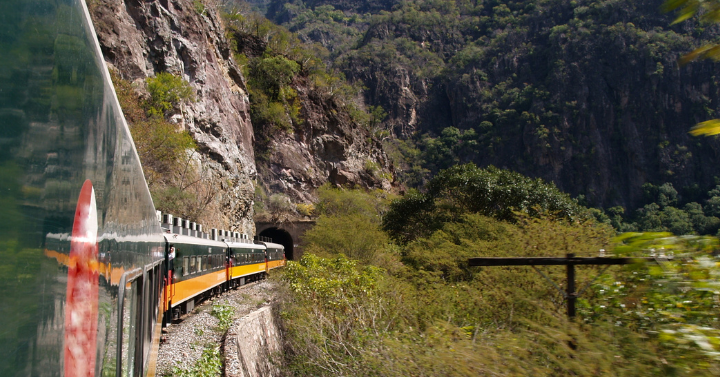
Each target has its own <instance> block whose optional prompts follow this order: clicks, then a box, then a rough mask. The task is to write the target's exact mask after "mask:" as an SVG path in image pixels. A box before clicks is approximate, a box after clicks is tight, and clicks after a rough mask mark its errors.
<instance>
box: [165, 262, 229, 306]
mask: <svg viewBox="0 0 720 377" xmlns="http://www.w3.org/2000/svg"><path fill="white" fill-rule="evenodd" d="M225 279H226V278H225V269H222V270H218V271H215V272H211V273H209V274H205V275H200V276H197V277H194V278H191V279H189V280H183V281H181V282H178V283H174V284H173V287H172V288H171V289H170V292H173V295H172V296H171V297H169V301H172V305H173V306H175V305H177V304H178V303H181V302H183V301H185V300H187V299H189V298H191V297H194V296H197V295H198V294H200V293H202V292H205V291H206V290H208V289H210V288H213V287H216V286H218V285H220V284H222V283H224V282H225V281H226V280H225Z"/></svg>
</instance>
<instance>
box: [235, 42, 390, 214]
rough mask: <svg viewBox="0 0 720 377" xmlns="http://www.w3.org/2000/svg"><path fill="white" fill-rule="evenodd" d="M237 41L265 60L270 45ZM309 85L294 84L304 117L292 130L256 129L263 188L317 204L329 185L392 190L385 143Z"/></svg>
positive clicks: (299, 79) (300, 80)
mask: <svg viewBox="0 0 720 377" xmlns="http://www.w3.org/2000/svg"><path fill="white" fill-rule="evenodd" d="M233 37H234V38H235V41H236V43H237V48H238V51H239V52H240V53H242V54H244V55H245V56H247V57H249V58H258V57H261V56H265V55H263V54H265V53H266V43H265V42H264V41H262V40H260V39H258V38H257V37H256V36H254V35H251V34H246V33H241V32H237V33H235V34H234V36H233ZM310 81H311V80H310V79H309V78H308V75H307V73H303V72H301V73H300V74H298V75H297V76H295V78H294V79H293V82H292V83H291V86H292V89H293V90H294V91H295V92H297V100H298V103H299V104H300V112H299V116H298V117H297V119H293V121H292V125H291V126H290V127H289V128H286V129H283V128H279V127H277V126H274V125H267V124H260V123H256V124H254V127H255V129H256V135H258V144H257V145H256V146H255V151H256V155H257V156H258V158H257V166H258V179H259V180H260V181H261V182H262V184H263V186H264V187H265V188H267V189H268V190H269V191H270V192H271V193H281V194H284V195H287V196H288V197H289V198H290V199H291V200H292V201H293V202H295V203H312V202H316V201H317V188H318V187H320V186H322V185H323V184H325V183H326V182H330V183H331V184H334V185H336V186H344V187H356V188H380V189H383V190H392V189H393V187H394V186H393V185H394V184H395V177H394V172H393V166H392V164H391V162H390V160H389V158H388V156H387V155H386V154H385V152H384V150H383V147H382V144H381V142H380V141H379V140H378V139H377V138H376V137H375V136H374V135H372V133H371V131H370V129H369V128H368V127H366V126H363V125H360V124H358V122H356V121H355V120H354V119H353V117H352V116H351V114H350V107H349V106H346V104H344V103H342V102H341V101H342V100H341V99H339V98H338V97H336V96H333V95H332V94H331V93H329V92H328V91H327V90H321V89H319V88H317V87H316V86H314V85H313V84H312V83H311V82H310ZM360 107H361V106H357V107H356V109H358V111H359V110H360ZM268 130H270V131H268ZM268 132H270V133H271V134H272V135H269V136H267V135H266V133H268Z"/></svg>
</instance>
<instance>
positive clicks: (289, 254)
mask: <svg viewBox="0 0 720 377" xmlns="http://www.w3.org/2000/svg"><path fill="white" fill-rule="evenodd" d="M259 235H260V236H263V237H270V238H271V239H272V240H273V242H275V243H279V244H281V245H283V246H284V247H285V259H287V260H293V259H294V258H293V251H294V247H293V246H294V245H293V238H292V236H291V235H290V233H288V231H286V230H285V229H281V228H277V227H272V228H267V229H265V230H263V231H262V232H260V234H259Z"/></svg>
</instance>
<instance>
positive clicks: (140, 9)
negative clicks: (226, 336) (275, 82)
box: [90, 0, 256, 234]
mask: <svg viewBox="0 0 720 377" xmlns="http://www.w3.org/2000/svg"><path fill="white" fill-rule="evenodd" d="M90 13H91V15H92V18H93V22H94V23H95V30H96V32H97V35H98V39H99V41H100V45H101V48H102V51H103V54H104V56H105V59H106V61H107V63H108V64H109V65H111V66H113V67H115V68H116V69H117V70H118V71H119V72H120V73H121V75H122V76H123V78H125V79H127V80H130V81H142V80H144V79H145V78H146V77H150V76H154V75H155V74H157V73H159V72H169V73H172V74H175V75H180V76H182V77H183V78H184V79H185V80H187V81H188V82H189V83H190V84H191V85H192V86H193V88H195V91H196V98H197V101H195V102H194V103H189V104H187V105H185V106H184V107H183V108H182V109H177V111H176V114H175V115H174V116H173V117H172V119H173V121H174V122H176V123H177V124H178V127H179V128H184V129H185V130H187V131H188V132H189V133H190V134H191V135H192V137H193V138H194V139H195V141H196V143H197V145H198V152H199V153H198V154H196V155H194V156H193V160H194V164H196V167H197V168H198V169H199V170H201V171H203V174H204V175H205V179H204V184H206V185H212V186H213V187H214V190H216V192H217V194H216V195H215V196H214V198H213V200H212V203H211V204H210V205H208V207H207V212H208V213H215V214H217V215H215V216H213V217H210V218H208V219H205V221H204V222H205V225H206V226H207V227H218V228H223V229H231V230H234V231H241V232H245V233H249V234H252V233H253V230H254V229H253V228H254V226H253V223H252V214H253V213H252V208H253V206H252V203H253V196H254V185H253V180H254V179H255V178H256V167H255V156H254V153H253V129H252V124H251V121H250V114H249V99H248V95H247V90H246V87H245V84H244V79H243V77H242V74H241V72H240V69H239V68H238V67H237V65H236V64H235V63H234V61H233V60H232V59H231V50H230V48H229V45H228V43H227V40H226V39H225V36H224V30H223V26H222V24H221V20H220V17H219V15H218V14H217V11H216V8H215V6H214V4H213V3H212V1H210V0H203V1H202V2H199V1H195V2H193V1H192V0H118V1H112V2H109V1H108V2H94V3H91V6H90Z"/></svg>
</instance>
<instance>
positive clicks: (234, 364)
mask: <svg viewBox="0 0 720 377" xmlns="http://www.w3.org/2000/svg"><path fill="white" fill-rule="evenodd" d="M274 294H275V286H274V284H273V283H272V282H270V281H267V280H262V281H260V282H256V283H250V284H247V285H245V286H242V287H240V288H238V289H236V290H230V291H228V292H225V293H223V294H222V295H220V296H217V297H214V298H213V299H211V300H207V301H205V302H204V303H202V304H201V305H198V306H197V307H196V308H195V309H194V310H193V311H192V313H191V314H190V315H188V316H187V317H185V318H184V320H183V321H181V322H179V323H177V324H172V325H170V326H168V328H167V333H166V334H164V339H165V340H164V341H163V342H162V343H161V344H160V349H159V351H158V360H157V367H156V374H155V375H156V376H157V377H162V376H172V375H173V370H174V369H175V368H180V369H186V370H187V369H189V368H191V367H192V366H193V365H195V363H196V362H197V361H198V360H199V359H200V357H201V355H202V353H203V350H205V349H206V348H209V347H216V348H219V347H221V346H222V342H223V335H224V334H225V332H224V331H221V330H220V329H219V328H218V327H219V326H218V325H219V320H218V319H217V318H216V317H215V316H213V315H211V312H212V308H213V306H214V305H228V306H231V307H233V308H234V315H233V321H232V323H233V324H232V325H231V326H230V330H229V332H230V333H233V327H235V326H237V324H238V323H237V322H238V321H237V320H238V319H239V318H241V317H243V316H246V315H247V314H249V313H251V312H253V311H255V310H257V309H259V308H262V307H264V306H268V305H270V304H271V303H272V300H273V299H274ZM234 343H235V342H234V341H230V339H228V342H227V343H226V347H236V345H235V344H234ZM234 351H235V350H231V349H226V350H225V352H224V353H225V355H221V358H222V359H223V363H224V364H225V365H224V368H225V371H224V373H225V375H228V376H236V375H239V374H238V373H240V372H239V371H238V370H236V369H238V368H240V363H239V362H238V360H237V357H236V354H237V352H234Z"/></svg>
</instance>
